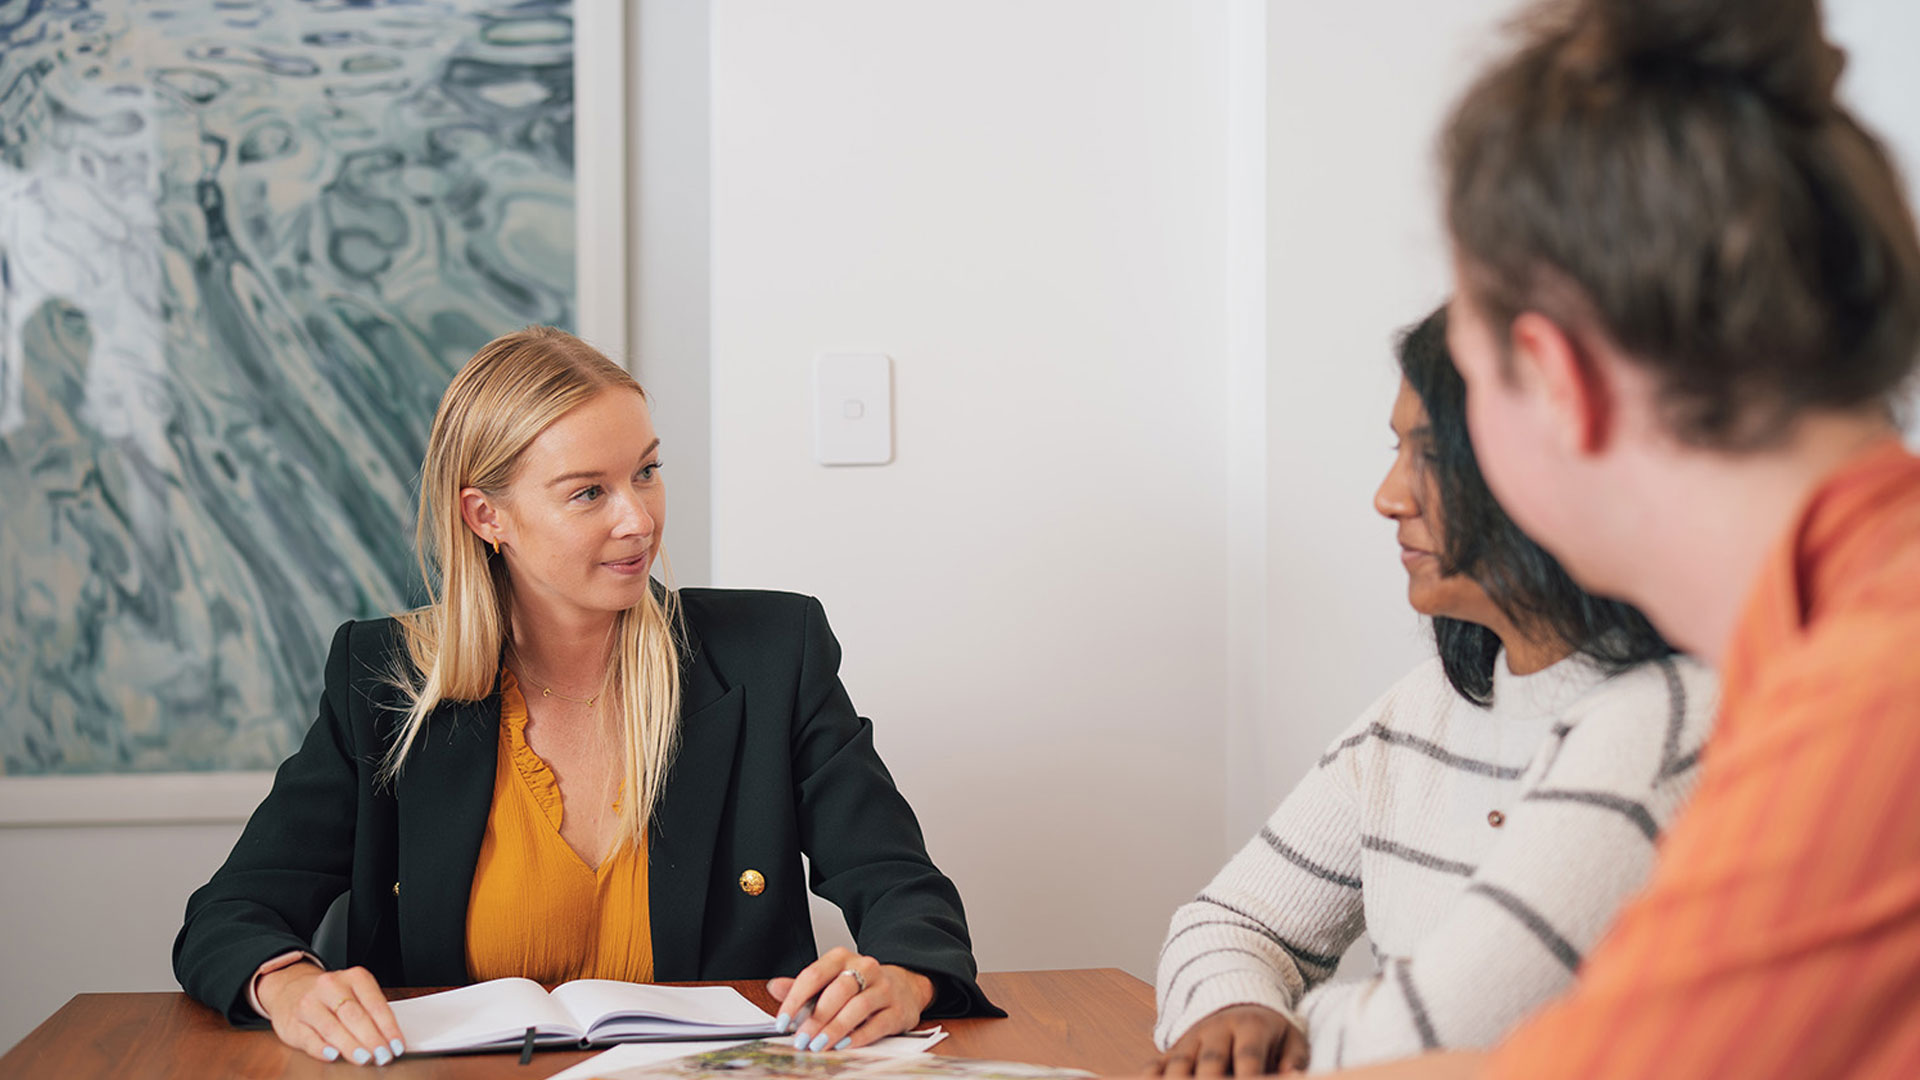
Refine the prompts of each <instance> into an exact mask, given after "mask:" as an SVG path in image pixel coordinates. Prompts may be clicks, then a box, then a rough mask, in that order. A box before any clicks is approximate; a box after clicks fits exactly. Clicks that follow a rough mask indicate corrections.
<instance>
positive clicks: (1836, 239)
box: [1441, 0, 1920, 449]
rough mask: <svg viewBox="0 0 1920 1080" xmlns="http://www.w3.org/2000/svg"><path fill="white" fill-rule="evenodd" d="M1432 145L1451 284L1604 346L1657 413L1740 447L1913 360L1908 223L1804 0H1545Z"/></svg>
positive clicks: (1498, 311) (1870, 399)
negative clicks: (1648, 374)
mask: <svg viewBox="0 0 1920 1080" xmlns="http://www.w3.org/2000/svg"><path fill="white" fill-rule="evenodd" d="M1518 26H1519V29H1520V31H1521V34H1522V40H1521V42H1520V44H1519V46H1518V48H1517V49H1515V50H1514V52H1513V53H1512V54H1511V55H1510V56H1508V57H1507V58H1506V59H1505V60H1503V61H1500V62H1499V63H1496V64H1495V65H1493V66H1492V67H1491V68H1490V69H1488V70H1487V71H1486V72H1485V73H1484V74H1483V75H1482V76H1481V77H1480V79H1479V80H1478V81H1477V82H1476V83H1475V84H1474V85H1473V86H1472V88H1471V89H1469V90H1468V92H1467V94H1466V96H1465V97H1464V98H1463V99H1462V100H1461V102H1460V103H1459V105H1458V106H1456V107H1455V110H1454V113H1453V116H1452V118H1451V119H1450V120H1449V121H1448V125H1447V129H1446V133H1445V135H1444V137H1443V142H1442V146H1441V151H1442V158H1443V161H1442V170H1443V176H1444V178H1445V183H1446V199H1447V223H1448V226H1449V229H1450V231H1451V233H1452V237H1453V241H1454V247H1455V251H1456V253H1457V254H1458V256H1459V262H1460V265H1461V267H1462V271H1463V273H1462V278H1461V281H1460V289H1461V291H1462V292H1463V293H1464V294H1465V295H1466V296H1468V297H1470V298H1471V299H1472V300H1473V301H1474V302H1475V304H1476V306H1477V307H1478V308H1479V309H1480V310H1481V311H1482V312H1483V313H1484V314H1485V315H1486V316H1487V317H1488V318H1489V319H1491V320H1492V322H1493V325H1494V328H1495V330H1496V332H1497V333H1500V334H1501V335H1502V336H1503V337H1504V334H1505V330H1506V328H1507V327H1508V326H1509V325H1511V323H1512V320H1513V318H1514V317H1515V316H1517V315H1518V314H1519V313H1520V312H1522V311H1538V312H1541V313H1543V314H1546V315H1547V316H1549V317H1551V318H1552V319H1554V321H1556V322H1558V323H1560V324H1561V325H1563V326H1566V327H1568V328H1570V329H1572V330H1574V331H1575V332H1576V333H1581V334H1599V335H1603V336H1604V337H1605V338H1607V339H1609V340H1611V342H1612V343H1614V344H1615V345H1617V346H1618V347H1619V348H1620V349H1622V350H1623V351H1624V352H1626V353H1627V354H1628V355H1630V356H1631V357H1633V358H1634V359H1635V360H1636V361H1637V362H1639V363H1641V364H1643V365H1644V366H1646V367H1647V368H1649V369H1650V370H1652V371H1653V372H1654V373H1655V374H1656V375H1657V376H1658V377H1659V380H1660V388H1661V395H1662V398H1661V405H1662V408H1663V410H1664V413H1665V420H1666V423H1667V426H1668V427H1669V428H1670V429H1671V430H1672V431H1673V432H1674V433H1675V434H1677V435H1678V436H1679V437H1681V438H1682V439H1685V440H1687V441H1689V442H1693V443H1696V444H1702V445H1711V446H1718V447H1722V448H1728V449H1734V448H1742V447H1752V446H1757V445H1761V444H1764V443H1767V442H1770V441H1772V440H1775V439H1777V438H1778V437H1780V436H1781V435H1782V433H1784V432H1785V431H1786V430H1788V428H1789V427H1790V425H1791V422H1792V420H1793V419H1794V418H1795V417H1796V416H1798V415H1800V414H1801V413H1803V412H1806V411H1808V410H1855V409H1863V408H1887V407H1890V402H1891V401H1892V399H1893V396H1894V394H1895V393H1896V392H1897V391H1898V390H1899V388H1900V385H1901V383H1902V382H1903V380H1905V379H1906V378H1907V376H1908V374H1909V372H1911V371H1912V369H1913V366H1914V362H1915V358H1916V353H1917V352H1920V239H1917V238H1916V236H1915V233H1914V223H1913V216H1912V213H1911V211H1910V210H1909V209H1908V207H1907V204H1906V196H1905V193H1904V190H1903V188H1902V186H1901V184H1900V181H1899V178H1898V176H1897V175H1896V173H1895V171H1894V168H1893V165H1892V162H1891V161H1890V159H1889V158H1888V156H1887V153H1886V151H1885V149H1884V148H1883V147H1882V146H1881V145H1880V143H1879V142H1878V141H1877V140H1876V139H1875V138H1874V137H1873V136H1872V135H1871V134H1869V133H1868V132H1867V131H1866V130H1865V129H1864V128H1862V127H1861V126H1860V125H1859V123H1858V122H1857V121H1855V120H1854V118H1853V116H1852V115H1851V114H1850V113H1849V112H1848V111H1847V109H1846V108H1845V107H1844V106H1843V105H1842V104H1840V103H1839V102H1838V101H1837V100H1836V99H1835V96H1834V82H1835V80H1836V79H1837V78H1838V77H1839V73H1840V68H1841V54H1840V52H1839V50H1838V49H1835V48H1834V47H1833V46H1832V45H1831V44H1829V43H1828V42H1827V40H1826V38H1825V37H1824V36H1823V35H1822V33H1821V28H1820V9H1819V6H1818V5H1817V4H1816V3H1814V2H1812V0H1582V2H1575V3H1555V4H1552V5H1551V6H1548V7H1543V8H1539V9H1536V10H1535V11H1534V12H1533V13H1532V14H1531V15H1530V16H1528V17H1526V18H1524V19H1523V20H1522V21H1521V22H1520V23H1519V24H1518Z"/></svg>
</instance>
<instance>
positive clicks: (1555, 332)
mask: <svg viewBox="0 0 1920 1080" xmlns="http://www.w3.org/2000/svg"><path fill="white" fill-rule="evenodd" d="M1508 340H1509V341H1510V342H1511V343H1512V347H1513V360H1514V367H1515V368H1516V369H1517V372H1518V377H1519V379H1520V381H1521V383H1522V384H1523V385H1525V384H1529V383H1530V384H1532V389H1534V391H1535V392H1537V393H1538V394H1539V395H1540V398H1541V400H1542V402H1543V403H1544V404H1545V406H1546V409H1547V415H1548V418H1549V421H1550V422H1551V424H1552V426H1553V429H1554V431H1555V432H1556V433H1557V439H1558V441H1559V443H1560V446H1561V448H1562V449H1563V450H1565V451H1567V452H1568V453H1570V454H1578V455H1587V454H1593V453H1597V452H1599V451H1600V450H1601V449H1602V448H1604V447H1605V446H1606V444H1607V441H1608V438H1609V437H1610V436H1611V435H1612V425H1613V421H1614V400H1613V387H1612V386H1611V385H1610V384H1609V382H1608V379H1607V378H1606V373H1605V372H1603V371H1602V370H1600V366H1599V365H1598V364H1597V363H1595V362H1594V358H1593V356H1592V355H1590V354H1589V353H1588V352H1587V351H1586V350H1585V349H1584V348H1582V347H1581V345H1580V342H1579V341H1578V340H1577V339H1576V338H1575V337H1574V336H1573V335H1572V334H1569V333H1568V332H1567V330H1566V328H1565V327H1563V326H1561V325H1560V324H1559V323H1556V322H1554V321H1553V320H1552V319H1549V318H1547V317H1546V316H1545V315H1542V314H1540V313H1538V312H1534V311H1526V312H1522V313H1521V314H1520V315H1519V316H1518V317H1517V318H1515V319H1514V320H1513V326H1512V328H1511V329H1510V330H1509V338H1508Z"/></svg>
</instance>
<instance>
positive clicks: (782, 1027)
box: [773, 1013, 793, 1035]
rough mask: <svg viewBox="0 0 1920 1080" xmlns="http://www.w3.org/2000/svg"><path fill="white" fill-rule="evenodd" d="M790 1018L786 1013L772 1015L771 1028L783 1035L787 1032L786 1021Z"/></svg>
mask: <svg viewBox="0 0 1920 1080" xmlns="http://www.w3.org/2000/svg"><path fill="white" fill-rule="evenodd" d="M792 1019H793V1017H791V1016H788V1015H787V1014H786V1013H781V1014H780V1015H779V1016H776V1017H774V1018H773V1030H775V1031H777V1032H779V1033H780V1034H782V1035H785V1034H786V1033H787V1022H788V1021H790V1020H792Z"/></svg>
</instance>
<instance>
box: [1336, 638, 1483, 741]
mask: <svg viewBox="0 0 1920 1080" xmlns="http://www.w3.org/2000/svg"><path fill="white" fill-rule="evenodd" d="M1466 704H1468V703H1467V700H1466V699H1465V698H1463V697H1461V696H1460V693H1459V692H1458V691H1456V690H1455V689H1454V688H1453V684H1452V683H1449V682H1448V681H1447V673H1446V669H1445V668H1444V667H1443V666H1442V665H1441V663H1440V658H1439V657H1437V656H1435V657H1430V658H1428V659H1426V660H1423V661H1421V662H1420V663H1418V664H1415V665H1414V666H1413V668H1412V669H1411V670H1409V671H1408V672H1407V673H1406V674H1405V675H1402V676H1400V677H1399V678H1398V679H1395V680H1394V681H1393V683H1392V685H1390V686H1388V687H1387V688H1386V690H1385V691H1383V692H1382V693H1381V694H1380V696H1379V697H1376V698H1374V699H1373V702H1372V704H1370V705H1368V706H1367V707H1366V708H1365V709H1364V710H1362V711H1361V713H1360V716H1359V718H1358V719H1356V720H1354V721H1353V722H1352V723H1351V724H1349V725H1347V728H1346V730H1344V731H1342V732H1341V733H1340V734H1339V735H1338V736H1337V737H1335V739H1334V745H1333V746H1332V747H1329V748H1328V749H1329V753H1332V752H1335V751H1337V750H1339V749H1340V748H1342V747H1345V746H1353V745H1356V744H1358V743H1360V742H1362V741H1365V740H1366V739H1368V738H1369V737H1373V738H1385V739H1386V740H1388V741H1391V740H1392V739H1393V737H1395V736H1401V735H1405V736H1413V737H1416V738H1421V739H1428V738H1431V737H1432V736H1433V734H1434V733H1435V732H1436V731H1438V730H1439V729H1441V728H1444V727H1445V726H1446V718H1447V716H1448V714H1449V713H1451V712H1452V711H1453V710H1454V709H1456V708H1458V707H1460V706H1462V705H1466ZM1469 707H1470V706H1469Z"/></svg>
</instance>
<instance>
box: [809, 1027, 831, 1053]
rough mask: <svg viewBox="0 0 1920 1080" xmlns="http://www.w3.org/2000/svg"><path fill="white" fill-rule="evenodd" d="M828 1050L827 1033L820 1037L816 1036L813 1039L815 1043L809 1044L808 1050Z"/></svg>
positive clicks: (821, 1034)
mask: <svg viewBox="0 0 1920 1080" xmlns="http://www.w3.org/2000/svg"><path fill="white" fill-rule="evenodd" d="M826 1048H827V1033H826V1032H824V1031H823V1032H821V1033H820V1034H818V1035H815V1036H814V1037H813V1041H812V1042H811V1043H808V1044H807V1049H809V1050H825V1049H826Z"/></svg>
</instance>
